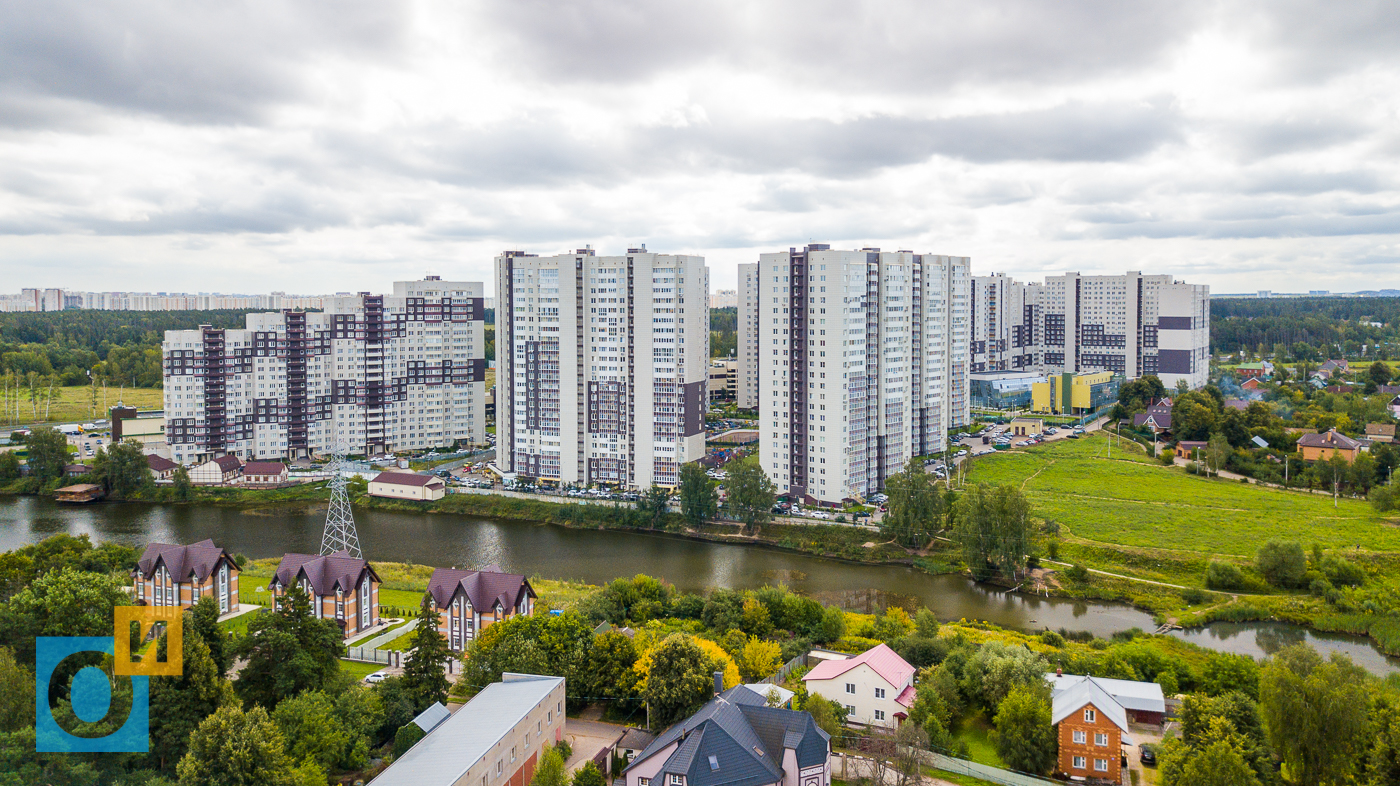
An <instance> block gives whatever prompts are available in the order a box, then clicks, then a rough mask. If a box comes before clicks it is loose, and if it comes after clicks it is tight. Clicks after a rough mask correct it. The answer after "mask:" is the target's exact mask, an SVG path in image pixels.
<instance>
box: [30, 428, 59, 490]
mask: <svg viewBox="0 0 1400 786" xmlns="http://www.w3.org/2000/svg"><path fill="white" fill-rule="evenodd" d="M27 444H28V446H29V458H28V459H27V460H26V462H27V463H28V464H29V473H30V475H31V476H32V477H36V478H39V479H40V480H42V481H44V482H48V481H50V480H53V479H55V478H60V477H63V466H64V465H65V464H67V463H68V438H67V437H65V436H63V435H62V434H60V433H59V432H58V431H56V430H54V429H52V428H49V427H48V426H39V427H37V428H35V429H34V430H33V431H31V432H30V434H29V441H28V443H27Z"/></svg>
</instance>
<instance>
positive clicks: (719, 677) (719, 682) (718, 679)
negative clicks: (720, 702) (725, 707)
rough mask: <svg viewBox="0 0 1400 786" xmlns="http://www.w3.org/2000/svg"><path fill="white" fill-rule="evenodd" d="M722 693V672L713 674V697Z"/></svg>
mask: <svg viewBox="0 0 1400 786" xmlns="http://www.w3.org/2000/svg"><path fill="white" fill-rule="evenodd" d="M721 693H724V672H722V671H717V672H715V695H716V696H718V695H719V694H721Z"/></svg>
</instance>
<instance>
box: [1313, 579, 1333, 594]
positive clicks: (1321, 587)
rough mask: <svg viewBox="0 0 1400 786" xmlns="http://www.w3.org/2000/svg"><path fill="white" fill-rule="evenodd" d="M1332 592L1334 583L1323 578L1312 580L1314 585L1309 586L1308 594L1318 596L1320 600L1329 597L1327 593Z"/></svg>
mask: <svg viewBox="0 0 1400 786" xmlns="http://www.w3.org/2000/svg"><path fill="white" fill-rule="evenodd" d="M1331 590H1332V582H1330V581H1328V580H1327V579H1323V578H1317V579H1313V580H1312V583H1311V584H1309V585H1308V592H1311V593H1312V594H1314V595H1316V596H1318V597H1319V598H1325V597H1327V593H1328V592H1330V591H1331Z"/></svg>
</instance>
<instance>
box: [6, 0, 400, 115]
mask: <svg viewBox="0 0 1400 786" xmlns="http://www.w3.org/2000/svg"><path fill="white" fill-rule="evenodd" d="M0 18H3V19H4V23H3V24H0V106H3V105H10V106H13V107H15V108H16V109H18V110H20V111H16V112H14V113H10V112H5V113H3V114H0V124H5V125H12V126H15V125H17V126H19V127H21V128H25V127H32V126H33V125H35V123H36V121H37V120H40V119H42V118H43V117H45V116H46V115H47V116H48V117H49V118H50V120H51V121H53V120H57V121H59V122H62V121H63V120H64V118H63V117H62V116H60V115H58V114H57V113H58V112H59V111H60V108H57V107H54V106H53V105H52V104H51V103H50V102H52V100H53V99H66V100H70V101H77V102H84V103H89V104H95V105H100V106H104V107H109V108H112V109H119V110H127V111H136V112H142V113H152V114H156V115H160V116H163V117H166V118H169V119H173V120H176V121H180V122H200V123H233V122H249V121H253V120H256V119H258V118H259V117H260V116H261V115H262V114H263V112H264V111H265V110H266V109H267V108H268V107H270V106H272V105H275V104H278V103H284V102H289V101H293V100H295V99H298V98H301V97H304V94H305V90H306V89H307V86H306V85H305V84H304V81H303V74H302V72H301V70H300V66H301V65H304V64H305V63H306V62H308V61H310V60H313V59H315V58H317V57H319V56H322V55H326V54H339V55H345V56H373V57H379V58H384V57H388V56H390V55H391V54H392V51H393V49H394V47H395V46H396V45H397V44H398V43H399V41H400V37H401V35H402V32H403V27H404V21H405V14H404V7H403V5H402V4H401V3H399V2H393V1H392V0H386V1H385V2H369V1H368V0H349V1H347V2H336V3H318V2H308V1H307V0H287V1H286V2H278V3H275V4H268V3H256V2H250V1H248V0H243V1H241V2H240V1H239V0H233V1H232V2H220V3H186V2H175V1H174V0H125V1H122V0H117V1H116V2H102V1H101V0H98V1H97V2H92V1H90V0H87V1H85V0H56V1H55V2H42V3H32V2H24V1H23V0H3V1H0Z"/></svg>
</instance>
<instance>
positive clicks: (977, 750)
mask: <svg viewBox="0 0 1400 786" xmlns="http://www.w3.org/2000/svg"><path fill="white" fill-rule="evenodd" d="M953 739H954V741H955V742H965V743H967V754H968V755H967V758H968V759H970V760H972V761H975V762H977V763H978V764H986V765H988V766H990V767H1005V766H1006V765H1005V764H1004V763H1002V760H1001V757H1000V756H998V755H997V747H996V745H994V744H992V724H991V723H990V722H989V721H988V720H987V718H986V716H984V715H982V714H981V713H979V714H977V715H973V716H972V717H969V718H966V719H964V720H963V722H962V723H961V724H959V726H958V727H957V729H956V730H955V731H954V733H953Z"/></svg>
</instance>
